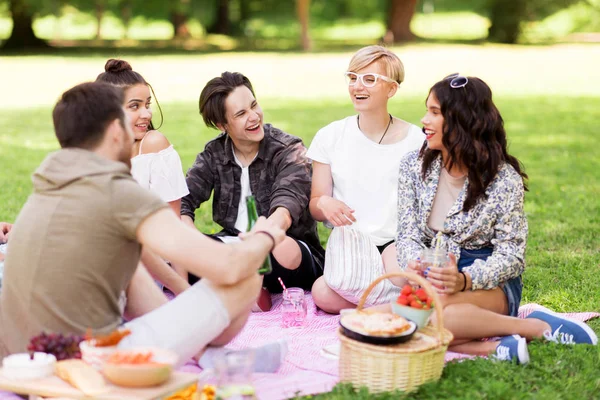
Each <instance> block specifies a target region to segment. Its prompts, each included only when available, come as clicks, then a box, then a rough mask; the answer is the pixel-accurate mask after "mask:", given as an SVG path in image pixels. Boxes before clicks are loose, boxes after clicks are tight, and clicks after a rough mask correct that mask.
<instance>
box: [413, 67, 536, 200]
mask: <svg viewBox="0 0 600 400" xmlns="http://www.w3.org/2000/svg"><path fill="white" fill-rule="evenodd" d="M431 94H434V95H435V97H436V98H437V99H438V101H439V103H440V108H441V112H442V115H443V117H444V132H443V136H442V144H443V145H444V147H445V148H446V150H447V151H448V156H449V157H448V158H449V159H448V160H444V163H445V164H446V165H445V167H446V169H448V170H450V169H451V168H452V166H453V165H455V164H458V165H461V166H464V167H465V168H467V170H468V177H469V185H468V190H467V197H466V199H465V202H464V206H463V210H464V211H468V210H470V209H471V208H472V207H473V206H474V205H475V203H476V202H477V200H478V199H479V198H480V197H482V196H484V195H485V190H486V189H487V187H488V186H489V185H490V183H491V182H492V180H493V179H494V178H495V177H496V174H497V173H498V171H499V170H500V168H501V167H502V165H503V164H504V163H508V164H510V165H511V166H512V167H513V168H514V169H515V171H516V172H517V173H518V174H519V175H521V177H522V178H523V185H524V186H525V190H527V183H526V179H527V174H526V173H525V172H524V171H523V168H522V166H521V163H520V162H519V160H517V159H516V158H515V157H513V156H511V155H510V154H508V150H507V143H506V132H505V130H504V121H503V119H502V116H501V115H500V111H498V108H496V105H495V104H494V102H493V101H492V90H491V89H490V87H489V86H488V85H487V84H486V83H485V82H484V81H482V80H481V79H479V78H476V77H471V76H469V77H468V83H467V84H466V85H465V86H464V87H460V88H452V87H450V80H449V79H445V80H442V81H439V82H438V83H436V84H435V85H433V87H432V88H431V89H430V90H429V95H431ZM440 153H441V152H440V151H439V150H431V149H429V148H428V147H427V143H424V144H423V147H422V148H421V151H420V157H422V158H423V164H422V170H421V174H422V177H423V179H425V178H426V176H427V174H428V171H429V167H430V166H431V163H432V162H433V161H434V160H435V159H436V158H437V157H438V156H439V155H440Z"/></svg>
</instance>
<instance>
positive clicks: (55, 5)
mask: <svg viewBox="0 0 600 400" xmlns="http://www.w3.org/2000/svg"><path fill="white" fill-rule="evenodd" d="M61 3H62V2H61V0H54V1H52V11H53V13H54V17H55V19H54V33H53V34H52V38H53V39H54V40H60V39H61V38H62V31H61V29H60V28H61V27H60V14H61V12H60V11H61V6H62V4H61Z"/></svg>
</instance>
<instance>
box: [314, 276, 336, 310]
mask: <svg viewBox="0 0 600 400" xmlns="http://www.w3.org/2000/svg"><path fill="white" fill-rule="evenodd" d="M331 291H332V290H331V288H330V287H329V286H327V283H325V278H323V277H322V276H321V277H319V278H318V279H317V280H316V281H315V283H313V285H312V289H311V294H312V297H313V300H314V302H315V304H316V305H317V307H319V308H321V309H322V308H323V307H322V306H323V305H326V304H327V299H328V298H329V297H330V296H331V295H330V292H331Z"/></svg>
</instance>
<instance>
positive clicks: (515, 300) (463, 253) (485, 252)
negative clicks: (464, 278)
mask: <svg viewBox="0 0 600 400" xmlns="http://www.w3.org/2000/svg"><path fill="white" fill-rule="evenodd" d="M493 251H494V248H493V247H484V248H481V249H477V250H466V249H460V259H459V260H458V270H459V271H462V269H463V268H465V267H468V266H470V265H471V264H473V263H474V262H475V260H487V258H488V257H489V256H491V255H492V252H493ZM500 288H501V289H502V291H503V292H504V294H505V295H506V300H507V301H508V315H510V316H511V317H516V316H517V315H518V314H519V305H520V304H521V295H522V294H523V279H522V278H521V275H519V276H517V277H516V278H512V279H509V280H508V281H506V282H504V283H502V284H500Z"/></svg>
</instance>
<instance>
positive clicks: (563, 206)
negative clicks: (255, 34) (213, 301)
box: [0, 46, 600, 399]
mask: <svg viewBox="0 0 600 400" xmlns="http://www.w3.org/2000/svg"><path fill="white" fill-rule="evenodd" d="M599 50H600V47H599V46H558V47H553V48H542V47H529V48H522V47H521V48H519V47H517V48H509V47H503V46H499V47H495V46H486V47H469V46H444V47H441V46H425V47H420V46H410V47H405V48H398V49H397V51H398V53H399V54H400V55H401V56H402V58H403V59H404V60H405V63H406V68H407V82H406V85H405V86H403V88H402V89H401V90H400V94H399V96H398V98H397V99H394V100H393V101H392V103H391V111H392V113H393V114H395V115H397V116H400V117H402V118H404V119H406V120H408V121H410V122H413V123H417V124H418V121H419V119H420V118H421V116H422V113H423V109H424V105H423V103H424V100H425V96H426V92H427V88H428V87H429V86H430V85H431V84H432V83H434V82H435V80H436V79H439V78H440V77H443V76H444V75H446V74H447V73H448V72H454V71H461V72H465V73H471V74H477V75H481V76H483V77H485V79H486V80H488V81H489V82H490V83H491V86H492V89H493V90H494V91H495V93H496V101H497V104H498V106H499V108H500V110H501V112H502V115H503V117H504V120H505V123H506V128H507V132H508V135H509V140H510V149H511V152H512V153H513V154H514V155H516V156H517V157H518V158H519V159H521V160H522V161H523V163H524V164H525V168H526V172H527V173H528V174H529V177H530V192H528V193H527V195H526V205H525V209H526V212H527V216H528V219H529V229H530V235H529V242H528V247H527V269H526V271H525V274H524V281H525V288H524V298H523V302H524V303H527V302H536V303H541V304H544V305H545V306H548V307H550V308H553V309H555V310H557V311H592V310H595V311H598V310H600V279H599V278H598V276H600V240H599V235H600V201H599V199H600V157H598V149H597V147H598V143H600V131H599V130H598V120H599V119H600V118H599V117H600V111H599V110H600V95H598V94H597V93H596V91H597V85H596V86H594V85H595V82H598V78H600V76H599V74H600V72H598V69H597V65H598V61H599V58H600V51H599ZM594 54H595V55H596V56H595V58H594V56H593V55H594ZM348 56H349V54H348V53H339V54H319V55H304V54H289V55H286V56H282V55H278V54H274V53H269V54H237V53H231V54H224V55H218V54H213V55H192V56H189V57H184V56H153V57H140V56H137V57H134V58H133V59H132V63H133V65H134V68H135V69H136V70H139V71H140V72H141V73H143V74H144V75H146V77H147V79H148V80H149V81H150V82H151V83H152V84H153V86H154V89H155V91H156V94H157V95H158V97H159V100H160V101H161V103H162V105H163V112H164V115H165V123H164V125H163V127H162V128H161V131H162V132H163V133H165V134H166V135H167V137H168V138H169V139H170V140H171V141H172V142H173V143H174V144H175V146H176V148H177V149H178V151H179V152H180V154H181V156H182V159H183V163H184V167H185V168H187V167H189V166H190V165H191V163H192V162H193V159H194V156H195V154H196V153H197V152H198V151H200V150H202V148H203V146H204V144H205V143H206V141H207V140H209V139H210V138H211V137H214V135H215V134H216V132H215V131H211V130H208V129H207V128H206V127H204V126H203V125H202V121H201V118H200V116H199V115H198V109H197V96H198V94H199V92H200V89H201V88H202V85H203V84H204V82H206V80H208V79H209V78H211V77H212V76H214V75H216V74H217V73H218V72H220V71H222V70H240V71H242V72H246V73H247V74H248V76H249V77H250V78H251V79H252V80H253V81H254V82H255V87H256V91H257V95H258V98H259V101H260V102H261V105H262V106H263V108H264V110H265V115H266V117H265V119H266V121H267V122H272V123H274V124H275V125H276V126H278V127H280V128H283V129H284V130H286V131H288V132H290V133H293V134H296V135H299V136H301V137H302V138H303V139H304V140H305V143H306V144H307V145H308V144H309V143H310V140H311V139H312V137H313V135H314V134H315V132H316V131H317V130H318V129H319V128H320V127H322V126H324V125H325V124H327V123H329V122H330V121H333V120H335V119H339V118H342V117H344V116H346V115H349V114H351V113H352V112H353V110H352V107H351V106H350V105H349V102H348V101H347V100H346V98H345V95H344V93H345V92H344V90H345V89H344V87H343V81H342V79H341V73H342V72H343V71H344V70H345V67H346V64H347V61H348ZM127 58H129V57H127ZM105 59H106V57H105V56H102V57H100V56H95V57H89V58H88V57H85V56H81V57H41V56H40V57H25V58H22V59H21V58H16V57H8V58H7V57H0V77H1V78H0V82H1V86H2V87H3V88H5V89H4V93H3V96H2V98H0V161H1V169H0V188H1V190H0V220H8V221H11V220H13V219H14V218H15V217H16V215H17V213H18V211H19V209H20V207H21V205H22V204H23V202H24V201H25V199H26V198H27V195H28V194H29V193H30V191H31V183H30V175H31V173H32V171H33V170H34V169H35V168H36V166H37V165H38V164H39V163H40V162H41V160H42V159H43V158H44V156H45V155H46V154H47V153H48V152H49V151H51V150H54V149H56V148H57V144H56V141H55V139H54V137H53V133H52V123H51V117H50V112H51V104H52V103H53V101H54V100H55V99H56V98H57V97H58V96H59V94H60V92H61V91H62V90H64V89H67V88H68V87H69V86H70V85H72V84H75V83H77V82H80V81H83V80H90V79H93V78H94V77H95V76H96V75H97V74H98V73H99V72H101V71H102V66H103V64H104V61H105ZM540 63H541V64H540ZM542 67H543V68H542ZM27 104H38V106H35V107H26V105H27ZM364 167H365V168H369V165H365V166H364ZM373 173H377V171H373ZM210 216H211V211H210V205H209V204H206V205H203V206H202V207H201V209H200V210H199V211H198V217H199V218H198V223H197V224H198V226H199V227H200V228H202V229H203V230H204V231H207V230H208V231H210V230H211V229H217V228H216V226H214V225H213V224H212V222H211V221H210ZM321 232H322V233H323V237H322V239H323V240H325V239H326V232H325V230H322V231H321ZM591 326H592V327H593V328H594V329H595V330H596V332H598V333H600V321H598V320H596V321H592V322H591ZM530 351H531V355H532V362H531V363H530V364H529V365H528V366H525V367H521V366H515V365H510V364H495V363H491V362H488V361H484V360H479V361H475V362H473V361H468V362H463V363H460V364H451V365H449V366H447V368H446V369H445V372H444V377H443V379H442V381H440V383H437V384H433V385H427V386H426V387H424V388H423V389H422V390H421V391H419V392H417V394H416V395H415V398H427V399H430V398H431V399H433V398H473V399H475V398H502V399H505V398H544V399H546V398H565V399H571V398H573V399H579V398H586V399H591V398H597V397H598V394H599V393H600V372H598V367H597V366H598V365H600V351H599V350H598V348H591V347H586V346H580V347H577V348H575V349H572V348H569V349H565V348H560V347H558V346H550V345H547V344H539V343H534V344H533V345H531V346H530ZM327 396H328V398H344V397H349V396H350V395H349V393H348V392H347V389H346V388H344V387H339V388H337V389H336V390H334V392H333V393H332V394H329V395H327ZM361 397H362V398H367V395H366V394H364V393H363V395H361ZM388 398H397V397H395V395H394V396H392V395H389V396H388Z"/></svg>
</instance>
